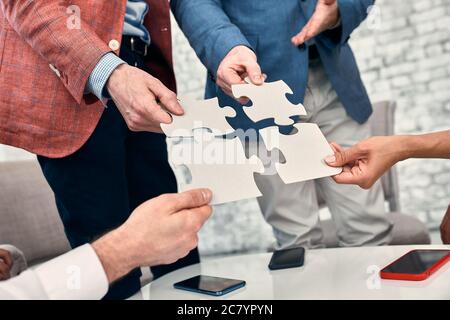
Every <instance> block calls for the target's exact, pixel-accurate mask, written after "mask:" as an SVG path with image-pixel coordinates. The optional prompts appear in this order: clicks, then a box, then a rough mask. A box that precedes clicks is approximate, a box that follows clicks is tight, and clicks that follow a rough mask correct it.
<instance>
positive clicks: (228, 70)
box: [216, 46, 266, 104]
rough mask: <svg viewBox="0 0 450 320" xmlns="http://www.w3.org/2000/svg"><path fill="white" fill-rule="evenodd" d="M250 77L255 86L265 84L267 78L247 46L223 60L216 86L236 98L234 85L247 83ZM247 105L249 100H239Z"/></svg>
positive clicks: (237, 49) (235, 50) (236, 49)
mask: <svg viewBox="0 0 450 320" xmlns="http://www.w3.org/2000/svg"><path fill="white" fill-rule="evenodd" d="M246 77H249V79H250V81H251V82H252V83H253V84H256V85H261V84H263V82H264V80H265V78H266V76H265V75H263V74H262V73H261V68H260V67H259V64H258V62H257V59H256V54H255V53H254V52H253V51H252V50H250V49H249V48H247V47H246V46H236V47H234V48H233V49H231V50H230V52H228V54H227V55H226V56H225V58H223V60H222V62H221V63H220V65H219V68H218V69H217V81H216V84H217V85H218V86H219V87H220V88H221V89H222V90H223V91H224V92H225V93H226V94H227V95H229V96H230V97H232V98H235V97H234V96H233V93H232V91H231V86H232V85H233V84H240V83H246V82H245V81H244V79H245V78H246ZM237 100H238V101H239V102H240V103H242V104H246V103H247V102H248V99H247V98H239V99H237Z"/></svg>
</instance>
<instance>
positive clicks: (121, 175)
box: [38, 47, 199, 299]
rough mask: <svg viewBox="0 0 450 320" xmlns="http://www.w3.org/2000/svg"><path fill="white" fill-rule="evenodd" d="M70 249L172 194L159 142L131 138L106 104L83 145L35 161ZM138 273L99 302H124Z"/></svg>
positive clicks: (160, 270)
mask: <svg viewBox="0 0 450 320" xmlns="http://www.w3.org/2000/svg"><path fill="white" fill-rule="evenodd" d="M121 58H122V59H124V60H125V61H127V62H128V63H129V64H130V65H136V66H137V67H140V68H142V69H145V66H144V63H143V61H142V58H141V57H140V56H138V55H136V54H134V53H133V52H131V51H130V50H129V49H127V48H126V47H125V48H122V53H121ZM38 160H39V163H40V165H41V168H42V171H43V173H44V176H45V178H46V179H47V181H48V183H49V184H50V187H51V188H52V190H53V192H54V193H55V199H56V204H57V207H58V211H59V214H60V215H61V219H62V221H63V224H64V227H65V231H66V235H67V238H68V239H69V242H70V244H71V246H72V247H77V246H80V245H82V244H85V243H87V242H92V241H93V240H95V239H96V238H98V237H99V236H101V235H102V234H104V233H106V232H107V231H109V230H111V229H113V228H115V227H117V226H119V225H121V224H122V223H123V222H125V221H126V219H127V218H128V216H129V215H130V213H131V212H132V211H133V210H134V209H135V208H136V207H137V206H139V205H140V204H141V203H143V202H144V201H147V200H149V199H151V198H153V197H156V196H159V195H160V194H163V193H174V192H177V184H176V180H175V176H174V174H173V172H172V170H171V168H170V166H169V164H168V161H167V147H166V142H165V136H164V135H162V134H156V133H147V132H138V133H136V132H131V131H130V130H128V128H127V126H126V123H125V121H124V120H123V118H122V116H121V114H120V112H119V111H118V110H117V108H116V106H115V105H114V103H112V102H110V103H109V104H108V108H106V109H105V111H104V113H103V115H102V117H101V119H100V122H99V123H98V125H97V127H96V129H95V131H94V133H93V134H92V136H91V137H90V138H89V140H88V141H87V142H86V144H85V145H84V146H83V147H82V148H81V149H80V150H78V151H77V152H76V153H74V154H72V155H70V156H68V157H65V158H62V159H49V158H46V157H42V156H38ZM198 262H199V255H198V251H197V249H195V250H193V251H192V252H191V253H190V254H189V255H188V256H187V257H185V258H183V259H181V260H179V261H177V262H176V263H174V264H171V265H165V266H157V267H152V268H151V270H152V273H153V275H154V277H155V278H158V277H160V276H162V275H164V274H166V273H168V272H171V271H173V270H176V269H178V268H181V267H184V266H187V265H190V264H194V263H198ZM140 275H141V272H140V270H139V269H136V270H133V271H132V272H131V273H130V274H128V275H127V276H125V277H124V278H122V279H121V280H119V281H117V282H115V283H114V284H113V285H112V286H111V287H110V290H109V292H108V294H107V295H106V296H105V299H124V298H127V297H129V296H131V295H133V294H134V293H135V292H137V291H138V290H139V289H140V282H139V277H140Z"/></svg>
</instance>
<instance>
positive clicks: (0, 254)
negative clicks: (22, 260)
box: [0, 249, 13, 268]
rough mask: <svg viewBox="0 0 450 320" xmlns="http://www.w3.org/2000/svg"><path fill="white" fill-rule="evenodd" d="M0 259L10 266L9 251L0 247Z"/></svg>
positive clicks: (11, 262)
mask: <svg viewBox="0 0 450 320" xmlns="http://www.w3.org/2000/svg"><path fill="white" fill-rule="evenodd" d="M1 260H3V261H4V262H5V263H6V265H7V266H8V267H10V268H11V267H12V264H13V261H12V257H11V253H10V252H9V251H7V250H3V249H0V261H1Z"/></svg>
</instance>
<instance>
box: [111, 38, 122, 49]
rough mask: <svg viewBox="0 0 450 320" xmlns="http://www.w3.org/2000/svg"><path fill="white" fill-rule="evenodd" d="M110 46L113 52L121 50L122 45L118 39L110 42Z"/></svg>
mask: <svg viewBox="0 0 450 320" xmlns="http://www.w3.org/2000/svg"><path fill="white" fill-rule="evenodd" d="M108 46H109V47H110V49H111V50H112V51H117V50H119V49H120V43H119V41H117V40H116V39H113V40H111V41H110V42H109V44H108Z"/></svg>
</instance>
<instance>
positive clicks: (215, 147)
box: [169, 137, 264, 204]
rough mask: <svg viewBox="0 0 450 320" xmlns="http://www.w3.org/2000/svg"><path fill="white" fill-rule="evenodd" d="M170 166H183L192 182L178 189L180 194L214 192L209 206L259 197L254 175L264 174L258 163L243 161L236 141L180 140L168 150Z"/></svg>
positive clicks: (241, 147) (257, 159)
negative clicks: (184, 192)
mask: <svg viewBox="0 0 450 320" xmlns="http://www.w3.org/2000/svg"><path fill="white" fill-rule="evenodd" d="M169 155H170V162H171V163H172V165H173V166H175V167H177V166H184V167H187V169H188V170H189V172H190V174H191V177H192V181H191V182H190V183H188V184H185V185H180V191H186V190H191V189H195V188H209V189H211V190H212V192H213V199H212V201H211V204H220V203H225V202H231V201H237V200H242V199H248V198H255V197H259V196H261V192H260V191H259V189H258V187H257V186H256V183H255V180H254V177H253V174H254V173H255V172H258V173H263V172H264V166H263V164H262V162H261V160H260V159H259V158H258V157H256V156H253V157H251V158H250V159H247V158H246V157H245V153H244V148H243V146H242V143H241V142H240V140H239V139H238V138H234V139H222V138H217V137H212V138H210V139H203V140H202V139H183V141H181V142H180V143H178V144H175V145H173V146H172V147H171V150H169Z"/></svg>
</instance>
